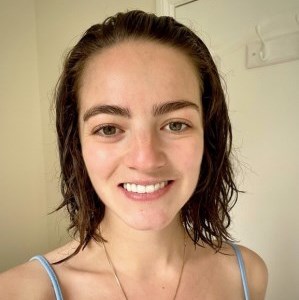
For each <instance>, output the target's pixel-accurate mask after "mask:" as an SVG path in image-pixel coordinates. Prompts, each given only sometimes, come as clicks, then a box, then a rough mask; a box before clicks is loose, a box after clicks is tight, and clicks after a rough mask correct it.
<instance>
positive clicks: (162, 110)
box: [153, 100, 200, 116]
mask: <svg viewBox="0 0 299 300" xmlns="http://www.w3.org/2000/svg"><path fill="white" fill-rule="evenodd" d="M186 107H191V108H193V109H195V110H196V111H198V112H200V108H199V106H198V105H197V104H195V103H193V102H190V101H187V100H179V101H170V102H166V103H163V104H160V105H155V106H154V108H153V115H154V116H160V115H163V114H167V113H170V112H172V111H176V110H179V109H183V108H186Z"/></svg>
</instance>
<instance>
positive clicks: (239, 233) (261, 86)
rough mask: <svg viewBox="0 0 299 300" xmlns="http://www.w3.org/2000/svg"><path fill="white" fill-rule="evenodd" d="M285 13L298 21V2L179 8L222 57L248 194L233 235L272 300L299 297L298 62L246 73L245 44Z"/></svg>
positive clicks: (207, 3)
mask: <svg viewBox="0 0 299 300" xmlns="http://www.w3.org/2000/svg"><path fill="white" fill-rule="evenodd" d="M282 13H283V14H288V13H291V14H292V16H291V18H293V20H294V22H295V18H294V17H295V13H297V14H298V13H299V3H298V1H297V0H287V1H271V0H264V1H259V0H252V1H236V0H230V1H226V2H225V4H224V3H223V1H221V0H212V1H196V2H193V3H190V4H189V5H186V6H182V7H180V8H179V9H178V10H177V17H178V19H180V20H181V21H183V22H185V23H187V24H189V25H190V24H191V25H192V26H193V27H194V28H195V30H197V32H198V33H199V34H200V35H201V36H202V37H203V39H204V40H205V41H206V43H207V44H208V46H210V48H211V49H212V50H213V53H214V54H217V55H218V56H219V57H220V60H219V68H220V70H221V73H222V76H223V77H224V79H225V80H226V83H227V93H228V100H229V109H230V115H231V119H232V124H233V134H234V137H235V140H234V147H235V150H236V154H237V156H238V159H239V161H240V167H241V169H242V170H241V171H240V172H239V176H238V178H239V183H240V187H241V189H243V190H245V191H246V193H245V194H242V195H241V196H240V199H239V201H238V204H237V205H236V207H235V208H234V210H233V228H232V233H233V234H234V236H235V237H236V238H237V239H239V240H240V242H241V244H244V245H246V246H248V247H249V248H251V249H253V250H255V251H256V252H258V253H259V254H260V255H261V256H262V257H263V258H264V260H265V261H266V264H267V266H268V269H269V287H268V292H267V299H269V300H281V299H299V286H298V278H299V259H298V253H299V241H298V239H296V238H294V234H295V233H296V232H297V231H298V229H299V219H298V217H297V215H298V210H299V202H298V200H299V185H298V176H299V159H298V153H299V132H298V128H299V121H298V112H299V90H298V70H299V60H294V61H290V62H285V63H281V64H276V65H270V66H265V67H261V68H255V69H247V68H246V43H248V42H252V41H256V40H258V37H257V35H256V33H255V25H256V24H259V23H260V22H261V21H264V20H267V19H271V18H272V20H273V18H275V16H276V15H277V14H282ZM270 28H271V27H270Z"/></svg>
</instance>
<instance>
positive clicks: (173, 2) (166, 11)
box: [156, 0, 198, 18]
mask: <svg viewBox="0 0 299 300" xmlns="http://www.w3.org/2000/svg"><path fill="white" fill-rule="evenodd" d="M195 1H198V0H156V13H157V15H158V16H171V17H173V18H175V10H176V8H177V7H179V6H182V5H186V4H188V3H191V2H195Z"/></svg>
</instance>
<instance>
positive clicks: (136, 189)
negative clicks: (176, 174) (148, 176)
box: [123, 181, 169, 194]
mask: <svg viewBox="0 0 299 300" xmlns="http://www.w3.org/2000/svg"><path fill="white" fill-rule="evenodd" d="M168 183H169V181H162V182H158V183H155V184H150V185H141V184H135V183H124V184H123V188H124V189H125V190H127V191H128V192H133V193H138V194H150V193H154V192H156V191H159V190H161V189H163V188H164V187H165V186H166V185H167V184H168Z"/></svg>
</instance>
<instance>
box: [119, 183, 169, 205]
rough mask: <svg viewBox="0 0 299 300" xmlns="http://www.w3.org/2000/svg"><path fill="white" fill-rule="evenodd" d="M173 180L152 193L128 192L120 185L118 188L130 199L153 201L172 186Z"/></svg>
mask: <svg viewBox="0 0 299 300" xmlns="http://www.w3.org/2000/svg"><path fill="white" fill-rule="evenodd" d="M173 183H174V181H171V182H169V183H168V184H167V185H166V186H165V187H164V188H162V189H160V190H158V191H155V192H153V193H143V194H139V193H134V192H129V191H127V190H126V189H124V188H123V187H122V186H120V189H121V190H122V192H123V193H124V194H125V196H126V197H127V198H129V199H131V200H134V201H141V202H142V201H143V202H146V201H154V200H158V199H160V198H161V197H162V196H164V195H165V194H166V193H167V192H168V191H169V190H170V189H171V187H172V185H173Z"/></svg>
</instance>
